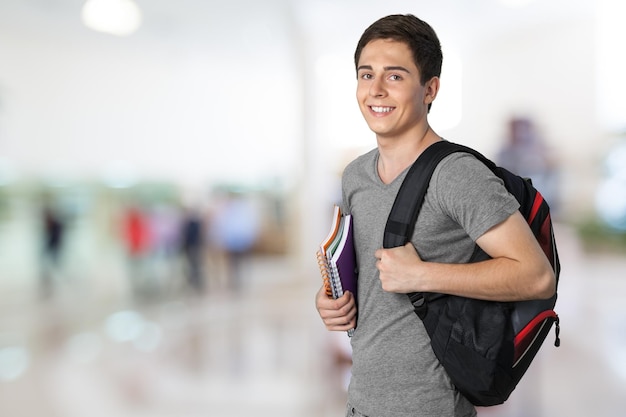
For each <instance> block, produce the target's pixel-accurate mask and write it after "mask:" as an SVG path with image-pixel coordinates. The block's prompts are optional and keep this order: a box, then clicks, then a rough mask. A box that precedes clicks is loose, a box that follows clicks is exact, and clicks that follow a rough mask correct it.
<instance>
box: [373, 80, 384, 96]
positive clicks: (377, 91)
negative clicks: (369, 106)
mask: <svg viewBox="0 0 626 417" xmlns="http://www.w3.org/2000/svg"><path fill="white" fill-rule="evenodd" d="M369 93H370V96H372V97H383V96H384V95H385V94H386V91H385V87H384V85H383V82H382V80H381V79H380V78H376V79H375V80H373V81H372V84H371V85H370V91H369Z"/></svg>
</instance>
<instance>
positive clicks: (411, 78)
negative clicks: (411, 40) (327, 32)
mask: <svg viewBox="0 0 626 417" xmlns="http://www.w3.org/2000/svg"><path fill="white" fill-rule="evenodd" d="M357 78H358V83H357V100H358V102H359V107H360V109H361V113H362V114H363V117H364V118H365V121H366V122H367V124H368V126H369V127H370V129H371V130H372V131H374V132H375V133H376V135H377V137H378V138H391V139H393V138H400V137H404V136H406V135H412V134H413V133H415V132H417V131H418V130H419V129H420V126H422V122H426V115H427V113H428V103H430V102H431V101H432V98H433V97H430V96H429V94H430V92H429V91H430V89H429V88H428V85H429V83H427V85H426V86H422V85H421V83H420V73H419V70H418V69H417V66H416V65H415V63H414V62H413V55H412V53H411V50H410V49H409V47H408V45H406V44H405V43H404V42H397V41H394V40H390V39H377V40H374V41H371V42H370V43H368V44H367V45H366V46H365V47H364V48H363V51H362V52H361V56H360V58H359V62H358V65H357Z"/></svg>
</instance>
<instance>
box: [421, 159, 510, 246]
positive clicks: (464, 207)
mask: <svg viewBox="0 0 626 417" xmlns="http://www.w3.org/2000/svg"><path fill="white" fill-rule="evenodd" d="M431 190H432V192H434V200H435V201H436V202H437V204H439V206H440V208H441V210H442V211H443V212H444V213H446V214H447V215H448V216H449V217H450V218H451V219H453V220H454V221H456V222H457V223H458V224H459V225H460V226H461V227H462V228H463V229H465V231H466V232H467V234H468V235H469V236H470V237H471V238H472V240H474V241H476V239H478V238H479V237H480V236H482V235H483V234H484V233H485V232H487V231H488V230H489V229H491V228H492V227H494V226H496V225H498V224H500V223H501V222H503V221H504V220H506V219H507V218H508V217H509V216H510V215H511V214H513V213H514V212H515V211H516V210H518V209H519V203H518V202H517V200H516V199H515V197H514V196H513V195H511V194H510V193H509V192H508V191H507V189H506V188H505V186H504V183H503V182H502V180H501V179H500V178H498V177H497V176H496V175H495V174H494V173H493V172H491V170H490V169H489V168H487V167H486V166H485V165H484V164H483V163H482V162H481V161H479V160H478V159H476V158H475V157H474V156H473V155H470V154H467V153H454V154H452V155H450V156H448V157H446V158H445V159H444V160H443V161H442V162H441V163H440V164H439V165H438V166H437V168H436V169H435V172H434V173H433V177H432V179H431V183H430V186H429V192H431Z"/></svg>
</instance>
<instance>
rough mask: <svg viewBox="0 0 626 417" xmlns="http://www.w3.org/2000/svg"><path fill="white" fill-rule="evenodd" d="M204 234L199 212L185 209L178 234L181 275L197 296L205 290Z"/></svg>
mask: <svg viewBox="0 0 626 417" xmlns="http://www.w3.org/2000/svg"><path fill="white" fill-rule="evenodd" d="M205 233H206V230H205V225H204V220H203V218H202V215H201V213H200V212H199V210H198V209H196V208H194V207H185V208H184V209H183V216H182V221H181V232H180V247H181V252H182V256H183V273H184V275H185V278H186V282H187V285H188V286H189V288H190V289H191V290H193V292H195V293H198V294H200V293H202V292H203V291H204V290H205V276H204V274H205V271H204V261H205V259H204V254H205Z"/></svg>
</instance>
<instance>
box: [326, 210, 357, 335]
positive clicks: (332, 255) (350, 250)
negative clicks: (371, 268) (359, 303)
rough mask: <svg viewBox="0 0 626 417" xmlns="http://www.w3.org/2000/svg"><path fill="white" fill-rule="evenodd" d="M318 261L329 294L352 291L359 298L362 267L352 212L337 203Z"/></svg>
mask: <svg viewBox="0 0 626 417" xmlns="http://www.w3.org/2000/svg"><path fill="white" fill-rule="evenodd" d="M317 263H318V264H319V267H320V272H321V273H322V279H323V281H324V287H325V289H326V294H327V295H328V296H329V297H333V298H339V297H341V296H342V295H343V293H344V292H345V291H350V292H351V293H352V295H353V296H354V297H355V301H356V296H357V278H358V270H357V265H356V254H355V251H354V237H353V231H352V216H351V215H349V214H347V215H342V213H341V209H340V208H339V206H337V205H335V207H334V209H333V217H332V223H331V227H330V231H329V233H328V236H326V239H324V240H323V241H322V243H321V244H320V248H319V250H318V251H317ZM353 332H354V329H352V330H350V331H348V335H349V336H352V334H353Z"/></svg>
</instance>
